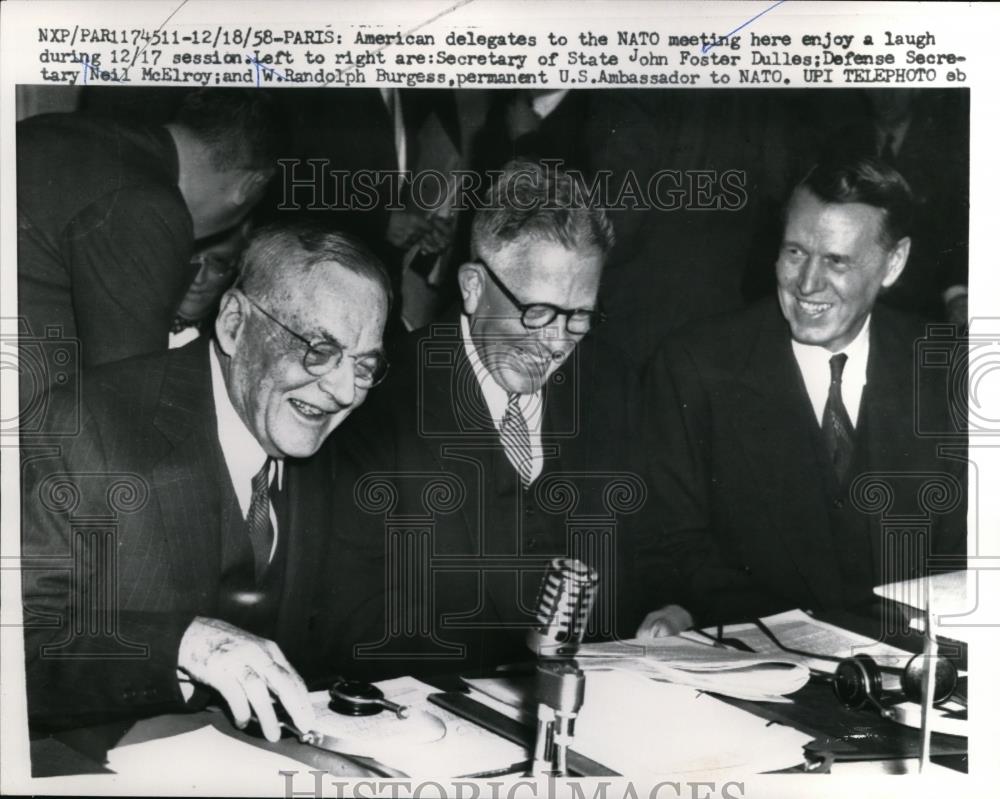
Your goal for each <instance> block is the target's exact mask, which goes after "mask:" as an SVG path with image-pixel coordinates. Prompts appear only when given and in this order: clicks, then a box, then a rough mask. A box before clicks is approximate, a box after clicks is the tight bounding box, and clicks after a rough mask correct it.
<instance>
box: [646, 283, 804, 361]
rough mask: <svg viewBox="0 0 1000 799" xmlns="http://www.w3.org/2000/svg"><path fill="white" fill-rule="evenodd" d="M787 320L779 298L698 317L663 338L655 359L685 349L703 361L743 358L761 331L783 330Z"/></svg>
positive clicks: (669, 355) (666, 356)
mask: <svg viewBox="0 0 1000 799" xmlns="http://www.w3.org/2000/svg"><path fill="white" fill-rule="evenodd" d="M785 324H786V323H785V322H784V319H782V317H781V310H780V308H779V307H778V303H777V301H776V300H774V299H772V298H767V299H764V300H759V301H757V302H755V303H753V304H752V305H749V306H747V307H746V308H741V309H740V310H737V311H728V312H726V313H722V314H718V315H716V316H710V317H707V318H705V319H699V320H697V321H695V322H691V323H689V324H687V325H685V326H683V327H681V328H680V329H678V330H677V331H675V332H673V333H671V334H669V335H667V336H666V337H665V338H664V339H663V341H662V342H661V343H660V346H659V347H658V348H657V352H656V355H654V359H656V358H669V357H671V355H672V354H676V353H677V352H678V351H683V352H687V353H689V354H690V355H692V356H693V357H696V358H697V359H698V360H700V361H701V360H704V361H706V362H732V361H740V360H742V359H743V357H744V356H745V354H746V353H748V352H749V351H750V349H751V348H752V347H753V346H754V344H755V343H756V341H757V339H758V337H759V336H760V334H761V333H763V332H764V331H766V330H781V329H782V325H785ZM786 329H787V328H786Z"/></svg>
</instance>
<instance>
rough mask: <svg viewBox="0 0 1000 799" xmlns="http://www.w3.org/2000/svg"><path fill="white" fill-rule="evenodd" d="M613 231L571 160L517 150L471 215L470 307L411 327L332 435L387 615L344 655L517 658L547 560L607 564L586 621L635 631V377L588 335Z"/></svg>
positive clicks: (399, 661)
mask: <svg viewBox="0 0 1000 799" xmlns="http://www.w3.org/2000/svg"><path fill="white" fill-rule="evenodd" d="M594 205H595V206H596V203H595V204H594ZM612 244H613V233H612V230H611V226H610V224H609V222H608V220H607V218H606V216H605V214H604V212H603V210H601V209H600V208H598V207H590V205H588V203H587V202H586V197H585V194H584V192H583V191H582V187H581V185H580V184H579V182H578V179H576V178H574V176H573V175H572V174H571V173H567V172H560V171H553V170H549V169H547V168H545V167H543V166H542V165H539V164H535V163H531V162H513V163H511V164H508V165H507V166H506V167H505V169H504V170H503V173H502V174H501V175H500V176H499V179H498V180H497V181H496V183H495V184H494V185H493V186H492V188H491V192H490V194H489V196H488V197H487V198H486V200H485V202H484V204H483V206H482V207H480V208H478V209H477V210H476V212H475V218H474V221H473V226H472V254H471V257H470V258H469V260H468V261H467V262H466V263H464V264H463V265H462V266H461V267H460V268H459V272H458V282H459V288H460V292H461V299H462V306H461V309H455V311H454V312H453V313H452V314H450V315H448V316H446V317H445V318H444V319H442V320H441V321H439V322H437V323H435V324H432V325H430V326H429V327H428V328H425V329H423V330H418V331H415V332H413V333H411V334H410V335H409V337H408V338H407V339H406V340H405V341H404V342H403V343H402V345H401V347H400V349H401V352H399V353H395V352H394V353H393V364H394V366H393V373H392V374H391V375H390V376H389V378H388V379H387V380H386V384H385V386H384V388H383V389H382V390H380V391H379V395H378V396H377V397H373V400H372V402H371V403H369V405H367V406H366V407H365V408H364V409H363V410H362V412H361V413H359V414H358V415H357V416H356V417H355V418H353V419H351V421H350V423H349V424H348V425H347V426H346V427H345V428H344V430H343V432H342V434H340V435H338V441H339V444H340V446H341V451H342V452H346V453H347V454H348V455H350V456H352V457H353V459H354V461H355V463H356V467H357V469H358V472H359V475H358V481H357V483H356V491H355V497H356V500H357V513H358V525H357V531H356V532H355V534H354V536H353V538H352V539H351V540H345V541H344V542H342V544H341V546H340V547H339V548H341V549H350V550H352V551H357V550H358V547H359V546H367V547H369V548H370V550H371V561H372V562H371V567H370V572H371V574H372V580H375V581H383V584H384V586H385V589H386V590H385V600H384V601H385V607H384V613H383V626H382V628H381V629H377V630H373V631H372V632H371V633H370V635H369V636H368V638H367V640H365V641H363V642H359V646H358V647H356V650H355V652H356V664H355V665H356V667H357V670H358V671H359V672H360V673H367V674H373V673H379V674H395V673H417V674H433V673H441V672H455V671H463V672H464V671H470V670H474V669H477V668H479V667H487V666H491V665H496V664H499V663H502V662H509V661H514V660H518V659H520V658H522V657H524V656H526V655H527V654H528V651H527V649H526V647H525V634H526V631H527V628H528V627H529V626H530V625H531V624H532V621H533V616H532V611H533V609H534V607H535V603H536V598H537V596H538V589H539V584H540V582H541V578H542V575H543V572H544V569H545V567H546V565H547V564H548V563H549V562H550V561H551V560H552V559H553V558H556V557H567V556H568V557H575V558H579V559H580V560H583V561H584V562H586V563H587V564H588V565H589V566H592V567H593V568H594V569H596V570H597V572H598V574H599V576H600V579H601V585H600V589H599V592H598V600H597V610H596V612H595V613H594V615H593V617H592V623H591V629H590V632H591V633H592V634H597V635H604V636H610V635H613V634H616V633H619V632H621V633H626V634H628V633H631V632H632V631H634V629H635V627H634V626H632V620H630V619H626V616H627V610H626V608H625V606H624V603H623V602H622V599H623V597H624V596H625V595H627V594H628V592H629V591H631V590H632V589H631V587H629V589H628V591H626V590H625V589H624V584H625V582H626V580H627V577H626V575H627V573H628V568H629V567H628V560H629V551H630V546H629V541H628V534H627V532H626V524H627V523H629V522H633V521H634V520H635V519H636V518H638V516H637V514H638V513H639V512H640V510H641V507H642V505H643V497H644V491H645V484H644V482H643V480H642V478H641V475H639V474H636V471H637V469H638V464H639V463H641V457H640V455H641V453H639V452H636V449H635V448H636V446H637V442H638V436H636V435H632V434H631V424H632V423H633V422H634V420H635V418H636V413H635V408H636V403H637V392H636V381H635V380H634V377H633V375H631V374H630V373H629V372H628V371H627V370H626V367H625V366H624V365H625V364H626V363H627V362H628V360H627V358H625V357H624V355H623V354H622V353H620V352H618V351H614V350H612V349H610V348H609V347H608V346H607V345H605V344H603V343H602V342H601V341H599V340H598V339H597V338H595V337H594V336H592V335H591V332H592V330H593V329H594V328H595V327H597V325H598V323H599V322H600V321H601V319H602V314H601V311H600V309H599V303H598V289H599V285H600V279H601V271H602V268H603V266H604V261H605V258H606V256H607V253H608V251H609V250H610V249H611V246H612ZM381 498H386V499H388V498H391V501H386V502H382V501H381ZM619 499H621V500H622V501H621V502H619V501H618V500H619ZM585 519H589V520H591V522H592V523H591V524H584V523H583V520H585ZM403 520H410V521H412V522H413V523H412V524H409V525H406V524H403V523H402V522H403ZM345 534H346V533H345ZM359 542H360V543H359ZM386 581H387V582H386Z"/></svg>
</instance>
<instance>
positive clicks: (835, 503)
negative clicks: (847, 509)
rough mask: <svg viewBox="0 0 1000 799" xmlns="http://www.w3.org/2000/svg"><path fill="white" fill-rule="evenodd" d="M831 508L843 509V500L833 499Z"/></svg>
mask: <svg viewBox="0 0 1000 799" xmlns="http://www.w3.org/2000/svg"><path fill="white" fill-rule="evenodd" d="M833 507H835V508H836V509H837V510H841V509H843V507H844V500H842V499H839V498H838V499H835V500H834V501H833Z"/></svg>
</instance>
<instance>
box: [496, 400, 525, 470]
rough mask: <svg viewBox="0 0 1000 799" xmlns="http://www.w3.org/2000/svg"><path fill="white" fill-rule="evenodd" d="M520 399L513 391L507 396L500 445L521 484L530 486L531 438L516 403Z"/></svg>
mask: <svg viewBox="0 0 1000 799" xmlns="http://www.w3.org/2000/svg"><path fill="white" fill-rule="evenodd" d="M520 398H521V395H520V394H517V393H515V392H513V391H512V392H510V393H509V394H508V395H507V410H506V411H505V412H504V415H503V419H501V420H500V443H501V444H503V448H504V452H506V453H507V459H508V460H509V461H510V462H511V463H512V464H513V465H514V468H515V469H516V470H517V473H518V476H519V477H520V478H521V482H522V483H523V484H524V485H526V486H527V485H530V484H531V466H532V459H531V438H530V437H529V436H528V424H527V422H525V421H524V414H523V413H521V405H520V403H519V402H518V400H519V399H520Z"/></svg>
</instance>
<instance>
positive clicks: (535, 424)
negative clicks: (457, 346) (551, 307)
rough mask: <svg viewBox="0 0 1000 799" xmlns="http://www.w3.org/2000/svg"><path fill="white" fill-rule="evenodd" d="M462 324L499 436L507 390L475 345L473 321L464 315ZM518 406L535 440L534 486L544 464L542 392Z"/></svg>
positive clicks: (525, 396)
mask: <svg viewBox="0 0 1000 799" xmlns="http://www.w3.org/2000/svg"><path fill="white" fill-rule="evenodd" d="M461 324H462V342H463V343H464V344H465V356H466V357H467V358H468V359H469V365H470V366H471V367H472V371H473V372H474V373H475V375H476V379H477V380H478V381H479V388H480V390H482V392H483V399H485V400H486V407H487V408H488V409H489V412H490V417H491V418H492V419H493V426H494V427H495V428H496V429H497V432H498V433H499V432H500V423H501V422H502V421H503V417H504V414H505V413H506V412H507V390H506V389H505V388H503V387H502V386H501V385H500V384H499V383H497V381H496V380H494V379H493V375H491V374H490V372H489V369H487V368H486V367H485V366H484V365H483V362H482V361H481V360H480V359H479V352H478V351H477V350H476V345H475V344H474V343H473V341H472V332H471V330H470V329H469V319H468V317H467V316H466V315H465V314H462V321H461ZM518 405H519V406H520V407H521V413H522V414H523V415H524V421H525V424H527V426H528V438H529V439H530V440H531V482H534V481H535V480H536V479H537V478H538V475H540V474H541V473H542V463H543V460H544V458H543V455H542V392H541V391H536V392H535V393H533V394H521V395H520V399H519V400H518Z"/></svg>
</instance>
